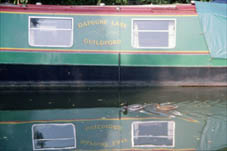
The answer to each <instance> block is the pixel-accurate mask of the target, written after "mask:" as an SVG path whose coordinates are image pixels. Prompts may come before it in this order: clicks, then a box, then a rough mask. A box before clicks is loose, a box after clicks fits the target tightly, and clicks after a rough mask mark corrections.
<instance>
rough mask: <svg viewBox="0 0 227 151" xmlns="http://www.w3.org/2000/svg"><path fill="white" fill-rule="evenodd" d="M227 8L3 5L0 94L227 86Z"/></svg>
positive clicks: (0, 10) (198, 5) (0, 11)
mask: <svg viewBox="0 0 227 151" xmlns="http://www.w3.org/2000/svg"><path fill="white" fill-rule="evenodd" d="M225 12H226V7H225V4H219V3H199V2H198V3H196V6H195V5H191V4H184V5H182V4H181V5H164V6H156V5H144V6H49V5H8V4H7V5H6V4H1V5H0V84H1V86H15V85H17V86H18V85H20V86H86V85H153V86H154V85H167V86H169V85H177V86H179V85H190V86H191V85H193V86H194V85H196V86H201V85H203V86H204V85H206V86H207V85H209V86H210V85H212V86H214V85H215V86H226V85H227V59H226V58H227V49H226V35H225V33H226V26H225V25H226V14H225Z"/></svg>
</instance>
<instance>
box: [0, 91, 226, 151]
mask: <svg viewBox="0 0 227 151" xmlns="http://www.w3.org/2000/svg"><path fill="white" fill-rule="evenodd" d="M135 104H137V105H141V106H144V105H145V106H148V107H147V108H145V109H146V110H145V109H144V110H143V109H142V110H139V111H138V110H137V111H131V110H130V107H131V106H133V105H135ZM153 104H167V105H174V106H177V108H176V109H175V110H174V111H173V112H168V113H164V112H161V113H159V112H158V113H157V112H154V111H153V110H152V108H149V105H153ZM125 109H126V111H125ZM156 118H158V119H159V118H160V120H159V121H163V120H164V121H174V122H175V125H176V129H175V134H174V136H175V135H176V136H175V138H174V141H175V145H174V146H173V147H170V148H168V147H167V148H165V147H164V148H165V149H171V148H174V149H182V148H183V150H184V149H194V150H219V149H222V150H226V147H227V88H226V87H153V88H84V89H74V90H72V89H67V90H25V89H24V90H7V91H5V90H1V92H0V150H4V151H5V150H6V151H8V150H10V151H11V150H32V141H31V140H32V137H31V136H32V134H31V128H32V126H33V125H35V124H50V123H72V124H74V125H76V128H77V131H79V132H78V133H77V141H78V142H77V147H76V149H77V150H79V151H80V150H81V151H82V150H83V151H85V150H87V151H88V150H89V151H90V150H92V151H120V150H124V151H125V150H126V151H128V150H132V149H135V150H136V149H138V150H141V149H144V150H148V149H149V148H151V149H152V147H145V148H143V147H142V148H140V147H133V146H132V143H131V139H132V138H131V137H132V136H131V133H130V132H131V130H130V129H131V125H132V123H133V122H135V121H136V122H138V121H139V122H141V121H146V122H151V121H157V119H156ZM81 119H83V120H84V121H83V120H82V121H81ZM108 119H111V120H108ZM154 119H156V120H154ZM86 122H87V123H86ZM97 125H98V126H97ZM105 126H106V127H105ZM107 126H112V127H114V126H115V128H118V126H119V127H121V128H122V130H120V131H116V129H114V130H113V128H112V130H110V129H108V130H107ZM109 128H110V127H109ZM78 129H79V130H78ZM80 132H83V133H80ZM22 136H24V138H23V137H22ZM21 138H23V139H21ZM18 139H19V140H20V141H19V142H18ZM119 140H120V141H119ZM56 144H58V143H56ZM18 146H20V147H18ZM159 148H160V147H159ZM171 151H172V150H171Z"/></svg>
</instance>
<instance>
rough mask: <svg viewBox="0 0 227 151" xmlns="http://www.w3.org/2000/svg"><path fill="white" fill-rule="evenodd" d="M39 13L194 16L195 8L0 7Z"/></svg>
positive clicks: (14, 10)
mask: <svg viewBox="0 0 227 151" xmlns="http://www.w3.org/2000/svg"><path fill="white" fill-rule="evenodd" d="M7 11H8V12H11V11H13V12H31V13H35V12H41V13H67V14H75V13H79V14H87V13H89V14H90V13H92V14H132V15H133V14H135V15H140V14H141V15H142V14H154V15H155V14H161V15H162V14H163V15H168V14H170V15H194V14H196V8H195V6H194V5H191V4H178V5H131V6H130V5H128V6H127V5H126V6H122V5H118V6H117V5H114V6H113V5H106V6H86V5H83V6H82V5H74V6H65V5H63V6H62V5H34V4H28V5H27V6H23V5H0V12H7Z"/></svg>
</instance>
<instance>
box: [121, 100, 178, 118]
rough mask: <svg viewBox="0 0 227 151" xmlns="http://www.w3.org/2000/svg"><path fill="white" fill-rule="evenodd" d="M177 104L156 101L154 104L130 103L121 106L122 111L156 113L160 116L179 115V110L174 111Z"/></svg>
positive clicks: (125, 112)
mask: <svg viewBox="0 0 227 151" xmlns="http://www.w3.org/2000/svg"><path fill="white" fill-rule="evenodd" d="M177 107H178V106H176V105H171V104H170V103H163V104H160V103H156V104H145V105H141V104H132V105H127V106H124V107H123V111H124V112H123V113H124V114H127V113H128V112H140V113H144V114H150V113H153V114H158V115H161V116H172V117H174V115H181V113H180V112H178V111H176V109H177Z"/></svg>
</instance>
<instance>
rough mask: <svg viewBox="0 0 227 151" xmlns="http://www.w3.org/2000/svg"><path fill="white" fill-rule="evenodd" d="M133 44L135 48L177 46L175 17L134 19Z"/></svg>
mask: <svg viewBox="0 0 227 151" xmlns="http://www.w3.org/2000/svg"><path fill="white" fill-rule="evenodd" d="M132 46H133V47H134V48H144V49H146V48H163V49H170V48H174V47H175V46H176V20H175V19H133V20H132Z"/></svg>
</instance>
